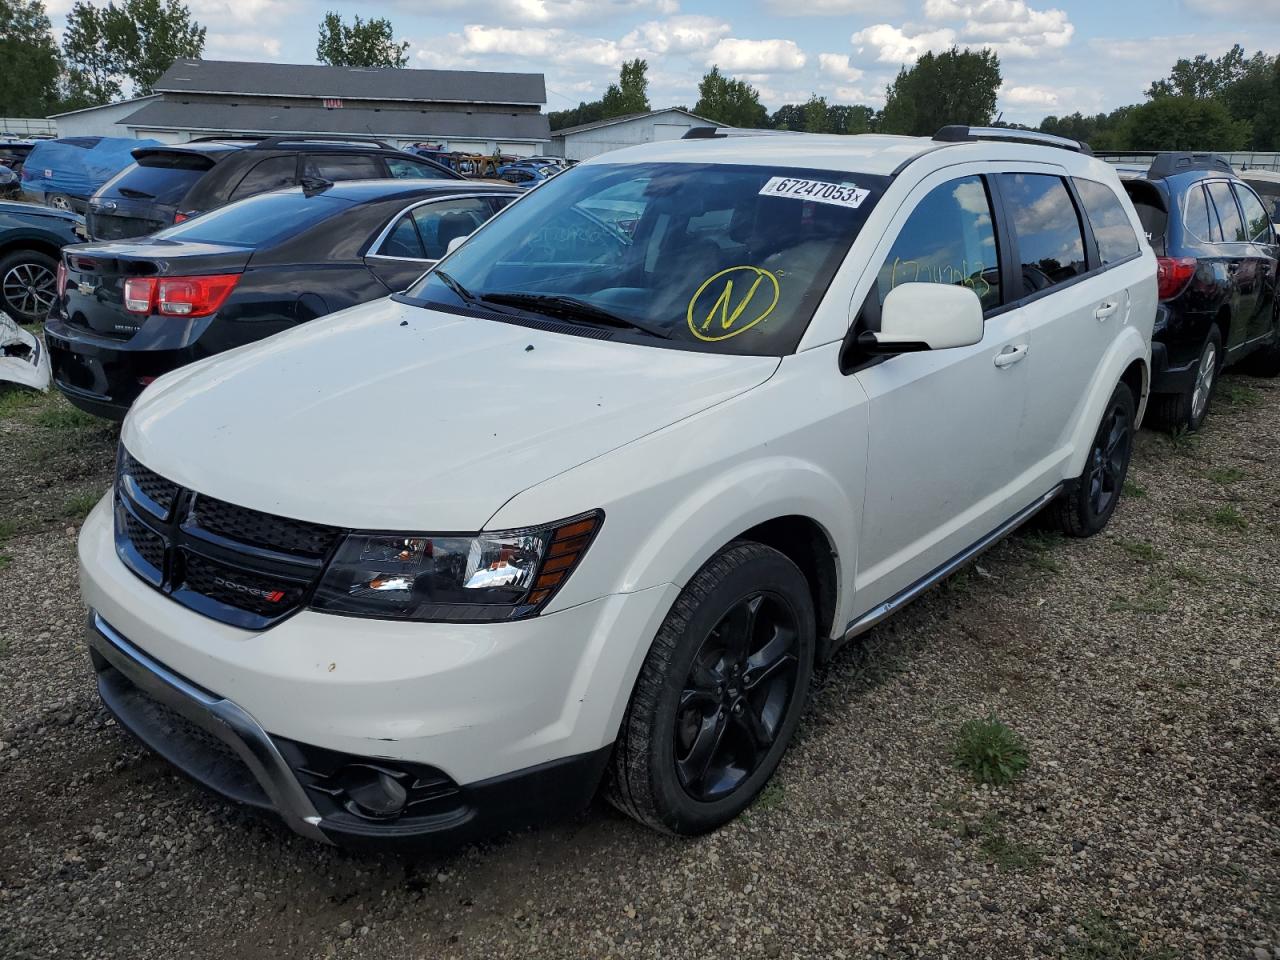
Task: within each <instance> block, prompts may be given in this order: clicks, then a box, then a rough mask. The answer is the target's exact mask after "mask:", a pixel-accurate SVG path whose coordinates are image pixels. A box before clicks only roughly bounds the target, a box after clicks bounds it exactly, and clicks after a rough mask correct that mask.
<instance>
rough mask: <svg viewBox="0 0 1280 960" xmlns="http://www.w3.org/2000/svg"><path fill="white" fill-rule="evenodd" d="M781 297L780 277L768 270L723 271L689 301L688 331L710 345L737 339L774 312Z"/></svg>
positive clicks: (745, 268) (706, 281)
mask: <svg viewBox="0 0 1280 960" xmlns="http://www.w3.org/2000/svg"><path fill="white" fill-rule="evenodd" d="M735 280H736V281H737V288H736V290H735V287H734V281H735ZM780 294H781V288H780V287H779V285H778V278H777V277H776V276H774V275H773V274H772V273H770V272H769V271H768V270H762V269H761V268H760V267H746V266H742V267H729V268H727V269H725V270H721V271H720V272H719V273H715V274H712V275H711V276H710V277H708V278H707V279H706V280H704V281H703V282H702V286H700V287H698V290H697V292H696V293H694V295H693V297H692V298H691V299H690V300H689V309H688V311H687V312H686V319H687V320H688V323H689V331H690V332H691V333H692V334H693V335H694V336H695V337H697V338H698V339H699V340H704V341H706V342H707V343H715V342H716V341H718V340H728V339H729V338H730V337H736V336H737V335H738V334H740V333H745V332H746V331H748V330H750V329H751V328H752V327H754V326H755V325H756V324H758V323H760V322H761V321H763V320H764V319H765V318H766V317H768V316H769V314H771V313H773V309H774V307H776V306H777V305H778V297H779V295H780ZM704 310H705V311H706V312H705V313H703V311H704ZM744 317H745V318H746V319H745V320H744V319H743V318H744Z"/></svg>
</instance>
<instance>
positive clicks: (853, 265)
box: [80, 128, 1156, 842]
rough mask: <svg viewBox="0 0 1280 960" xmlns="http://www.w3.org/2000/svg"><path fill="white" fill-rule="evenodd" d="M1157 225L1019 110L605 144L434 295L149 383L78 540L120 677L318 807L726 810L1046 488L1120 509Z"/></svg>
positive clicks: (141, 704)
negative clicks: (985, 116)
mask: <svg viewBox="0 0 1280 960" xmlns="http://www.w3.org/2000/svg"><path fill="white" fill-rule="evenodd" d="M1019 136H1023V135H1019ZM1026 137H1028V138H1031V139H1034V137H1031V135H1026ZM1141 235H1142V227H1141V225H1140V223H1139V221H1138V218H1137V216H1136V214H1135V212H1134V210H1133V208H1132V206H1131V205H1130V202H1129V200H1128V199H1127V198H1126V196H1125V193H1124V191H1123V190H1122V189H1121V187H1120V183H1119V181H1118V179H1117V178H1116V174H1115V173H1114V172H1113V171H1112V170H1111V169H1110V168H1109V167H1108V166H1107V165H1105V164H1103V163H1101V162H1098V161H1096V160H1094V159H1093V158H1092V157H1091V156H1089V155H1088V153H1087V149H1085V148H1083V147H1081V146H1080V145H1078V144H1075V143H1074V142H1071V141H1053V142H1052V143H1050V142H1049V140H1048V138H1046V139H1045V140H1044V141H1043V142H1031V143H1028V142H1018V141H1016V140H1014V139H1010V138H1009V137H1008V133H1007V132H1006V133H1005V134H1003V135H1002V134H1000V133H999V132H997V131H976V130H969V129H968V128H947V129H946V130H944V131H943V132H942V133H941V134H939V136H938V137H937V138H935V139H933V140H928V139H915V138H900V137H882V136H863V137H810V136H789V137H778V136H773V137H758V138H745V137H743V138H739V137H723V136H713V137H702V138H697V139H686V140H685V141H683V142H673V143H654V144H649V145H645V146H641V147H636V148H633V149H629V150H622V151H618V152H615V153H610V154H606V155H605V156H603V157H600V158H599V159H597V160H594V161H591V162H588V163H583V164H581V165H579V166H578V167H576V168H575V169H573V170H571V171H569V172H568V173H565V174H563V175H561V176H559V177H556V178H554V179H552V180H550V181H548V182H547V183H545V184H543V185H541V186H539V187H538V188H537V189H536V190H533V191H530V192H529V193H528V194H527V195H526V196H524V197H523V198H521V199H520V200H518V201H517V202H516V203H514V204H512V205H511V206H510V207H509V208H508V209H507V210H505V211H504V212H503V213H502V214H501V215H499V216H498V217H496V218H495V219H494V220H492V221H491V222H490V223H488V224H487V225H485V226H484V227H482V228H481V229H480V230H479V231H478V232H477V233H476V234H474V235H473V236H472V237H471V238H470V239H469V240H468V241H467V242H466V243H465V244H463V245H462V246H461V247H460V248H459V249H457V250H456V251H455V252H453V253H452V254H451V255H450V256H449V257H447V258H446V259H445V260H443V261H442V262H441V264H440V265H439V266H438V267H437V268H436V269H434V270H433V271H431V272H430V273H428V274H427V275H425V276H424V277H423V278H422V279H421V280H419V281H418V282H417V283H416V284H415V285H414V286H413V287H411V288H410V289H409V290H408V291H407V292H406V293H404V294H400V295H396V296H395V297H392V298H390V299H388V300H383V301H381V302H377V303H371V304H366V305H364V306H360V307H356V308H354V309H351V310H347V311H345V312H343V313H339V314H335V315H333V316H330V317H327V318H325V319H321V320H316V321H314V322H311V323H308V324H306V325H305V326H303V327H301V328H300V329H297V330H294V331H290V332H287V333H284V334H281V335H279V336H276V337H273V338H271V339H269V340H266V341H263V342H261V343H259V344H255V345H252V346H250V347H246V348H242V349H239V350H234V351H231V352H229V353H225V354H222V355H220V356H218V357H214V358H211V359H209V360H206V361H204V362H201V363H198V364H195V365H192V366H190V367H186V368H184V369H182V370H179V371H177V372H174V373H171V374H169V375H167V376H165V377H163V378H161V379H160V380H159V381H157V382H156V383H155V384H154V385H153V386H152V387H150V388H148V389H147V390H146V391H145V393H144V394H143V396H142V398H141V400H140V401H139V402H138V404H137V405H136V406H135V407H134V408H133V411H132V413H131V414H130V416H129V418H128V420H127V421H126V423H125V425H124V430H123V434H122V441H121V450H120V455H119V470H118V480H117V483H116V484H115V489H114V491H113V493H112V494H111V495H110V496H109V497H108V498H106V499H105V500H104V501H103V502H102V503H101V504H99V506H98V507H97V508H96V509H95V510H94V512H93V513H92V514H91V516H90V517H89V519H88V521H87V523H86V524H85V526H84V529H83V532H82V534H81V537H80V557H81V563H82V570H83V591H84V597H85V599H86V601H87V603H88V604H89V606H90V608H91V611H92V612H91V614H90V630H89V642H90V645H91V649H92V655H93V661H94V664H95V667H96V669H97V672H98V684H99V689H100V691H101V694H102V697H103V699H104V700H105V701H106V703H107V705H108V706H109V707H110V709H111V710H112V711H113V712H114V713H115V715H116V716H117V717H118V718H119V720H120V722H121V723H122V724H123V725H124V726H125V727H127V728H129V729H130V730H132V731H133V732H134V733H135V734H136V735H137V736H138V737H139V738H141V739H142V740H143V741H144V742H146V743H147V744H149V745H150V746H151V747H152V748H153V749H155V750H156V751H157V752H159V753H160V754H162V755H163V756H165V757H166V758H168V759H169V760H170V761H171V762H172V763H174V764H175V765H177V766H178V767H180V768H181V769H183V770H184V771H186V772H187V773H188V774H190V775H191V776H192V777H194V778H195V779H197V780H199V781H201V782H203V783H204V784H206V785H208V786H210V787H212V788H213V789H215V790H217V791H218V792H220V793H222V794H223V795H225V796H228V797H231V798H234V799H236V800H239V801H242V802H246V803H249V804H253V805H256V806H259V807H262V808H267V809H273V810H275V811H276V812H277V813H278V814H279V815H280V816H281V817H282V818H283V819H284V820H285V821H286V822H287V823H288V824H289V825H290V826H292V827H293V828H294V829H295V830H297V831H299V832H301V833H303V834H305V835H308V836H310V837H313V838H316V839H324V840H329V841H333V842H352V841H357V840H360V839H362V838H376V837H387V838H392V839H401V840H407V839H412V838H441V837H448V838H452V839H457V838H464V837H471V836H475V835H476V834H478V833H489V832H492V831H495V830H498V829H500V828H503V827H506V826H510V825H516V824H521V823H528V822H531V821H534V820H537V819H539V818H541V817H544V816H546V815H548V814H552V813H563V812H565V811H569V810H572V809H575V808H580V807H581V806H583V805H585V803H586V802H587V801H588V800H589V798H590V797H591V796H592V795H593V794H594V793H595V792H596V791H597V789H598V787H600V786H601V784H603V785H604V788H605V790H606V791H607V793H608V795H609V797H610V798H611V799H612V801H613V802H614V803H615V804H617V805H618V806H619V807H621V808H622V809H623V810H625V811H626V812H628V813H630V814H632V815H633V816H635V817H636V818H637V819H639V820H641V821H643V822H645V823H647V824H650V825H652V826H654V827H656V828H658V829H660V830H666V831H670V832H672V833H678V834H693V833H698V832H700V831H705V830H708V829H712V828H714V827H716V826H718V825H720V824H723V823H724V822H725V821H727V820H728V819H730V818H731V817H733V816H735V815H736V814H737V813H738V812H740V811H741V810H742V809H743V808H744V807H746V806H747V805H748V804H749V803H750V802H751V800H752V798H753V797H754V796H755V795H756V794H757V793H758V792H759V790H760V789H761V787H762V786H763V785H764V783H765V782H766V781H767V780H768V778H769V776H770V775H771V774H772V773H773V771H774V768H775V767H776V765H777V763H778V760H779V757H780V756H781V754H782V752H783V751H784V750H785V749H786V747H787V743H788V741H789V740H790V739H791V736H792V734H793V732H794V731H795V728H796V725H797V723H798V721H799V719H800V716H801V713H802V711H803V707H804V703H805V700H806V692H807V687H808V685H809V680H810V676H811V673H812V671H813V667H814V663H815V661H818V660H821V659H823V658H825V657H828V656H830V655H831V654H832V652H833V651H834V650H835V649H836V648H837V647H839V646H840V645H841V643H843V642H844V641H846V640H849V639H850V638H852V637H854V636H856V635H858V634H859V633H861V632H863V631H864V630H866V629H868V628H869V627H871V626H872V625H873V624H875V623H877V622H878V621H880V620H881V619H883V618H884V617H885V616H887V615H889V614H890V613H892V612H894V611H895V610H897V609H898V608H899V607H901V606H902V605H904V604H905V603H907V602H909V601H910V600H911V599H913V598H914V597H916V596H917V595H919V594H920V593H921V592H922V591H924V590H925V589H926V588H928V587H929V586H931V585H932V584H934V583H936V582H937V581H938V580H939V579H941V578H942V577H944V576H946V575H947V574H948V573H950V572H951V571H953V570H955V569H956V567H957V566H958V565H959V564H961V563H963V562H964V561H966V560H968V559H969V558H971V557H973V556H974V555H975V554H976V553H977V552H978V551H980V550H982V549H983V548H985V547H987V546H989V545H990V544H991V543H993V542H995V540H996V539H998V538H999V537H1001V536H1002V535H1004V534H1006V533H1008V532H1009V531H1011V530H1012V529H1013V528H1014V527H1015V526H1017V525H1018V524H1019V523H1021V522H1023V521H1024V520H1026V519H1027V518H1029V517H1030V516H1031V515H1032V514H1033V513H1035V512H1036V511H1038V510H1040V509H1041V508H1042V507H1049V508H1051V509H1052V511H1053V513H1054V516H1055V517H1056V518H1057V519H1058V521H1059V522H1060V523H1061V525H1062V527H1063V529H1064V530H1065V531H1066V532H1067V533H1069V534H1071V535H1076V536H1088V535H1090V534H1093V533H1096V532H1097V531H1098V530H1100V529H1101V528H1102V527H1103V526H1104V525H1105V524H1106V523H1107V521H1108V519H1109V518H1110V517H1111V515H1112V513H1113V512H1114V510H1115V508H1116V503H1117V501H1118V499H1119V497H1120V494H1121V487H1122V484H1123V482H1124V476H1125V471H1126V469H1127V467H1128V462H1129V455H1130V450H1131V448H1132V443H1133V437H1134V431H1135V428H1136V426H1137V424H1138V422H1139V420H1140V418H1141V410H1142V406H1143V403H1144V401H1145V398H1146V394H1147V381H1148V358H1149V354H1150V334H1151V327H1152V321H1153V317H1154V314H1155V311H1156V261H1155V257H1154V256H1153V254H1152V252H1151V250H1150V248H1149V247H1148V246H1147V245H1146V244H1145V243H1143V242H1142V241H1141V240H1140V239H1139V238H1140V237H1141Z"/></svg>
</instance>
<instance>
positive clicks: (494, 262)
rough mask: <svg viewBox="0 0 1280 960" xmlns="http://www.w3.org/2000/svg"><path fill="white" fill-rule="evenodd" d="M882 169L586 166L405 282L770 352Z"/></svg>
mask: <svg viewBox="0 0 1280 960" xmlns="http://www.w3.org/2000/svg"><path fill="white" fill-rule="evenodd" d="M887 183H888V179H887V178H885V177H874V176H867V175H862V174H857V175H855V174H850V173H844V172H836V171H829V170H808V169H786V168H784V169H779V168H777V167H767V166H758V167H757V166H740V165H735V164H717V165H708V164H689V163H649V164H586V165H583V166H579V167H576V168H574V169H573V170H570V171H568V172H566V173H563V174H561V175H560V176H557V177H555V178H553V179H551V180H549V181H547V182H546V183H544V184H542V185H541V186H539V187H538V188H537V189H536V190H534V191H532V192H531V193H530V194H529V196H528V197H526V198H525V199H522V200H521V201H520V202H518V203H516V204H513V205H512V206H511V207H510V208H509V209H507V210H505V211H504V212H503V213H501V214H500V215H498V216H497V217H495V218H494V219H493V220H492V221H490V222H489V224H488V225H486V226H485V227H484V228H483V229H481V230H480V231H479V232H478V233H477V234H476V235H475V236H474V237H473V238H471V239H470V240H468V241H467V243H466V244H465V245H464V246H463V247H461V248H460V249H459V250H458V251H457V252H456V253H454V254H453V255H452V256H450V257H449V258H448V259H447V260H445V261H444V262H443V263H442V265H441V271H442V272H443V276H442V275H440V272H439V271H433V272H432V273H429V274H427V275H426V276H425V277H423V278H422V280H420V281H419V282H418V283H417V284H415V285H414V286H413V287H412V288H410V290H409V291H408V295H409V296H410V297H412V298H417V299H419V300H423V301H426V302H428V303H436V304H443V305H447V306H450V307H454V308H457V307H468V306H469V307H473V308H477V309H484V310H485V311H486V312H489V313H491V312H492V311H494V310H498V311H503V312H509V311H510V309H511V308H515V309H516V310H517V311H520V312H532V313H535V314H539V313H541V314H549V315H553V316H554V317H555V318H556V319H567V320H569V321H571V322H573V321H577V322H582V323H589V324H592V325H597V326H598V325H605V326H610V327H617V328H619V329H618V334H617V335H618V336H619V337H620V338H625V339H634V340H635V341H636V342H645V343H653V344H659V345H660V344H662V343H663V342H664V341H668V340H669V341H671V342H673V343H676V344H679V345H681V346H692V347H696V348H699V349H709V350H715V351H718V352H723V353H742V354H755V355H768V356H781V355H783V354H786V353H790V352H792V351H793V350H794V349H795V347H796V344H797V343H799V341H800V337H801V336H802V335H803V333H804V330H805V327H806V326H807V325H808V323H809V319H810V318H811V317H812V316H813V312H814V310H815V309H816V308H817V306H818V304H819V302H821V300H822V297H823V294H824V293H825V292H826V289H827V286H828V285H829V284H830V282H831V278H832V277H833V276H834V275H835V272H836V269H837V268H838V267H839V265H840V263H841V261H842V260H843V259H844V256H845V254H846V253H847V252H848V250H849V246H850V244H852V243H853V240H854V238H855V237H856V236H857V235H858V231H859V229H861V227H862V225H863V224H864V223H865V222H866V219H867V216H868V215H869V213H870V212H871V210H872V208H873V207H874V206H875V203H876V200H877V198H878V197H879V196H880V194H881V193H882V192H883V190H884V188H885V186H886V185H887Z"/></svg>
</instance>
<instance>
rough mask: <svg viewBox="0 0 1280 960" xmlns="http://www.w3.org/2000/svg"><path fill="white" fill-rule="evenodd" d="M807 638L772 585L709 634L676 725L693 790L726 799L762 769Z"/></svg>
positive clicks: (680, 765)
mask: <svg viewBox="0 0 1280 960" xmlns="http://www.w3.org/2000/svg"><path fill="white" fill-rule="evenodd" d="M799 642H800V634H799V627H798V625H797V623H796V617H795V614H794V612H793V611H792V610H791V608H790V607H789V606H788V605H787V604H786V603H785V602H784V601H782V600H781V599H780V598H779V597H777V596H775V595H771V594H769V593H767V592H759V593H753V594H751V595H749V596H746V597H744V598H742V599H741V600H739V601H738V602H737V603H736V604H734V606H733V607H731V608H730V609H729V611H728V612H727V613H726V614H725V615H724V616H723V617H722V618H721V620H720V622H719V623H717V624H716V625H715V627H713V628H712V630H711V632H710V633H709V634H708V635H707V637H706V639H704V640H703V641H702V646H701V647H700V648H699V650H698V652H697V654H695V656H694V660H693V666H692V668H691V669H690V670H689V675H688V677H686V679H685V682H684V691H683V692H682V693H681V695H680V706H679V711H678V715H677V717H676V724H675V754H674V757H675V764H676V775H677V776H678V777H679V779H680V785H681V786H682V787H683V788H684V789H685V791H686V792H687V793H688V794H689V796H691V797H693V798H694V799H695V800H700V801H704V802H706V801H712V800H719V799H721V798H723V797H725V796H727V795H729V794H730V793H732V792H733V791H734V790H736V789H738V787H740V786H741V785H742V783H743V782H744V781H745V780H747V779H748V778H749V777H750V776H751V775H752V774H753V773H755V772H756V770H758V769H759V768H760V764H761V763H762V762H763V760H764V758H765V757H766V756H767V755H768V753H769V750H770V748H771V747H772V746H773V744H774V741H775V740H776V739H777V736H778V730H779V728H780V727H781V725H782V720H783V718H784V717H785V716H786V715H787V708H788V707H789V706H790V704H791V700H792V698H793V697H794V696H795V688H796V680H797V677H798V675H799V670H798V667H799V662H800V661H799V657H798V655H797V652H798V651H797V648H798V646H799Z"/></svg>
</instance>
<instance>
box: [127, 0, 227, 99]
mask: <svg viewBox="0 0 1280 960" xmlns="http://www.w3.org/2000/svg"><path fill="white" fill-rule="evenodd" d="M204 35H205V28H204V27H202V26H201V25H200V24H198V23H196V22H195V21H194V20H192V19H191V11H190V10H188V9H187V7H186V6H185V5H184V4H182V3H180V2H179V0H123V2H122V3H121V4H120V5H119V6H116V4H114V3H112V4H109V5H108V6H107V10H106V45H107V49H108V50H109V51H111V53H112V54H113V55H114V56H115V57H117V58H118V59H117V62H118V63H119V65H120V71H121V73H123V74H124V76H125V77H127V78H128V79H129V80H131V81H132V82H133V93H134V96H145V95H147V94H149V93H151V90H152V88H153V87H154V86H155V84H156V81H157V80H159V79H160V76H161V74H163V73H164V72H165V71H166V70H168V69H169V68H170V67H171V66H173V61H175V60H177V59H178V58H179V57H190V58H198V57H199V56H200V54H201V53H202V52H203V51H204Z"/></svg>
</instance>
